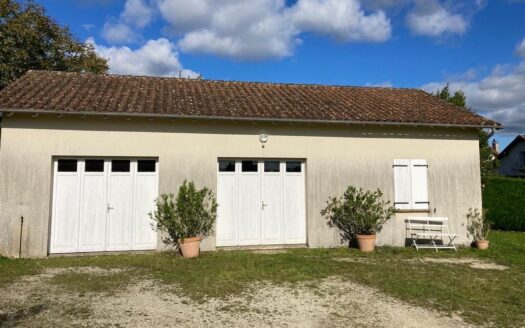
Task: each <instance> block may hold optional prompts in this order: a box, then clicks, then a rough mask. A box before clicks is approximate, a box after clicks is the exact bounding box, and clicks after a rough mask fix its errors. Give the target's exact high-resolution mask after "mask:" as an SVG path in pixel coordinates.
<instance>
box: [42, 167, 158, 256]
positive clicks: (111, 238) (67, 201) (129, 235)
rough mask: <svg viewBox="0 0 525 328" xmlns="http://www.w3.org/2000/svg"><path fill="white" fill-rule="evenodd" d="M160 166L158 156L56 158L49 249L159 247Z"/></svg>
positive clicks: (93, 249)
mask: <svg viewBox="0 0 525 328" xmlns="http://www.w3.org/2000/svg"><path fill="white" fill-rule="evenodd" d="M157 171H158V164H157V161H156V160H153V159H59V160H56V161H55V162H54V180H53V207H52V217H51V239H50V253H74V252H98V251H124V250H147V249H155V248H156V247H157V233H156V232H155V231H154V230H153V221H152V220H151V219H150V217H149V215H148V213H150V212H151V211H152V210H153V209H154V204H155V198H156V197H157Z"/></svg>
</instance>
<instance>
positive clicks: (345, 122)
mask: <svg viewBox="0 0 525 328" xmlns="http://www.w3.org/2000/svg"><path fill="white" fill-rule="evenodd" d="M0 113H4V114H10V113H12V114H15V113H22V114H42V115H47V114H49V115H75V116H108V117H109V116H114V117H142V118H164V119H188V120H220V121H251V122H253V121H257V122H269V123H271V122H283V123H310V124H312V123H316V124H341V125H390V126H427V127H447V128H478V129H479V128H485V129H496V130H499V129H503V125H501V124H451V123H417V122H392V121H384V122H380V121H348V120H316V119H289V118H261V117H230V116H205V115H176V114H151V113H129V112H126V113H119V112H107V113H102V112H88V111H62V110H54V111H53V110H39V109H16V108H0Z"/></svg>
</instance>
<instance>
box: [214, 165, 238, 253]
mask: <svg viewBox="0 0 525 328" xmlns="http://www.w3.org/2000/svg"><path fill="white" fill-rule="evenodd" d="M217 184H218V186H217V203H218V204H219V206H218V208H217V246H234V245H236V244H237V222H236V219H235V218H236V215H235V209H236V208H237V179H236V176H235V172H232V173H219V176H218V177H217Z"/></svg>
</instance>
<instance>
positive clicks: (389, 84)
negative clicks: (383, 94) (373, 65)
mask: <svg viewBox="0 0 525 328" xmlns="http://www.w3.org/2000/svg"><path fill="white" fill-rule="evenodd" d="M366 86H367V87H376V88H393V87H394V85H393V84H392V82H390V81H384V82H379V83H367V84H366Z"/></svg>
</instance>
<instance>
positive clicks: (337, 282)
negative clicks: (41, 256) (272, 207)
mask: <svg viewBox="0 0 525 328" xmlns="http://www.w3.org/2000/svg"><path fill="white" fill-rule="evenodd" d="M64 270H70V271H72V272H80V273H89V274H93V275H111V274H114V273H115V272H114V271H115V270H103V269H99V268H76V269H73V268H70V269H54V270H48V271H46V272H45V273H43V274H41V275H37V276H28V277H24V278H21V279H19V280H18V281H17V282H15V283H13V284H11V285H9V286H7V287H5V288H3V289H0V295H1V297H0V326H5V327H10V326H22V327H49V326H53V327H66V326H67V327H72V326H77V327H101V326H102V327H148V326H155V327H190V326H191V327H353V326H355V327H363V326H367V327H468V326H469V325H468V324H466V323H465V322H464V321H462V320H461V318H459V317H456V316H454V317H449V316H446V315H443V314H440V313H437V312H435V311H431V310H427V309H423V308H419V307H414V306H411V305H408V304H406V303H404V302H401V301H398V300H396V299H395V298H392V297H390V296H387V295H385V294H383V293H380V292H378V291H376V290H374V289H371V288H368V287H364V286H362V285H358V284H355V283H351V282H348V281H344V280H341V279H339V278H332V279H325V280H322V281H319V282H318V283H317V284H315V286H312V283H309V284H303V285H294V286H291V285H290V286H276V285H271V284H265V283H258V284H257V285H255V286H252V287H254V288H251V289H247V290H246V292H245V293H244V294H241V295H236V296H235V297H230V298H226V299H214V298H212V299H207V300H206V301H203V302H195V301H192V300H191V299H189V298H186V297H182V296H180V295H178V294H177V290H176V288H170V287H169V286H166V285H162V284H159V283H156V282H155V281H154V280H149V279H147V278H143V279H141V280H138V281H137V282H136V283H134V284H132V285H130V286H129V287H127V288H125V289H123V290H121V291H119V292H118V293H105V292H96V293H94V292H89V293H74V292H71V291H67V290H65V289H62V288H60V287H58V286H56V285H53V284H51V283H49V280H50V279H52V278H53V277H54V276H56V275H57V274H60V273H63V272H64Z"/></svg>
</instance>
